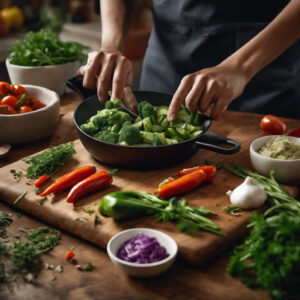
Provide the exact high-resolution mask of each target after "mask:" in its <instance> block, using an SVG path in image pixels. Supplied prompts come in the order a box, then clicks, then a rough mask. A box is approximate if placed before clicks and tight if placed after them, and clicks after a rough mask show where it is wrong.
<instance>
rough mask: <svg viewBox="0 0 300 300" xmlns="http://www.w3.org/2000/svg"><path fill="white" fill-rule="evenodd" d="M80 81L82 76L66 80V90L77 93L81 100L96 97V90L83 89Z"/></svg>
mask: <svg viewBox="0 0 300 300" xmlns="http://www.w3.org/2000/svg"><path fill="white" fill-rule="evenodd" d="M82 80H83V76H82V75H77V76H75V77H73V78H70V79H68V80H67V82H66V85H67V87H68V88H70V89H72V90H73V91H75V92H76V93H78V94H79V95H80V97H81V98H82V100H85V99H87V98H89V97H91V96H94V95H96V90H89V89H86V88H84V87H83V85H82Z"/></svg>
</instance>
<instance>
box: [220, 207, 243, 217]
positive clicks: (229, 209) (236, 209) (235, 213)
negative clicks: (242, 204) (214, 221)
mask: <svg viewBox="0 0 300 300" xmlns="http://www.w3.org/2000/svg"><path fill="white" fill-rule="evenodd" d="M224 211H225V212H229V213H231V214H232V215H233V216H240V213H239V212H240V211H241V209H240V208H239V207H237V206H225V207H224Z"/></svg>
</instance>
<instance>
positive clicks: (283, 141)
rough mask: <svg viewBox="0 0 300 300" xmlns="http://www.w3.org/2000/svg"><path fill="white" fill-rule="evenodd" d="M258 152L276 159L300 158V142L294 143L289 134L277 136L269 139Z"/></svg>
mask: <svg viewBox="0 0 300 300" xmlns="http://www.w3.org/2000/svg"><path fill="white" fill-rule="evenodd" d="M258 153H259V154H261V155H264V156H268V157H272V158H275V159H284V160H293V159H300V144H294V143H293V142H292V141H291V140H290V139H289V138H288V137H287V136H277V137H274V138H271V139H269V140H268V142H267V143H266V144H265V145H264V146H263V147H261V148H260V149H259V150H258Z"/></svg>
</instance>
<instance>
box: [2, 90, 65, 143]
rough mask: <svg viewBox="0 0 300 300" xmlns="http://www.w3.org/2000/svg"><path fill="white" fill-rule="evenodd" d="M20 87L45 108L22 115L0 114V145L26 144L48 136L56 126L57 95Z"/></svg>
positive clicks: (57, 118) (57, 116) (51, 92)
mask: <svg viewBox="0 0 300 300" xmlns="http://www.w3.org/2000/svg"><path fill="white" fill-rule="evenodd" d="M22 85H23V86H24V87H25V88H26V90H27V92H28V94H29V96H30V97H32V98H35V99H38V100H40V101H41V102H42V103H44V104H45V105H46V106H45V107H43V108H40V109H38V110H35V111H31V112H28V113H24V114H15V115H3V114H0V128H1V130H0V145H1V144H21V143H27V142H32V141H35V140H38V139H41V138H43V137H46V136H50V135H51V134H52V133H53V131H54V130H55V128H56V126H57V124H58V121H59V107H60V101H59V96H58V95H57V93H55V92H53V91H50V90H48V89H46V88H43V87H40V86H33V85H27V84H22Z"/></svg>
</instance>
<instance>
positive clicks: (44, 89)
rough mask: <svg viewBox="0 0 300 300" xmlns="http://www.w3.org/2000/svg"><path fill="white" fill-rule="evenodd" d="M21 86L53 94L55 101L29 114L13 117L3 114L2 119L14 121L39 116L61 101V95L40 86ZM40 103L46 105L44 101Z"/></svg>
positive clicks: (14, 115) (13, 115)
mask: <svg viewBox="0 0 300 300" xmlns="http://www.w3.org/2000/svg"><path fill="white" fill-rule="evenodd" d="M20 85H22V86H24V87H25V88H34V89H37V90H41V91H44V92H47V93H51V94H53V99H54V101H53V102H52V103H51V104H50V105H46V106H45V107H42V108H39V109H37V110H33V111H29V112H27V113H24V114H12V115H5V114H1V115H0V117H1V118H2V117H3V118H10V119H12V118H20V117H24V116H28V115H33V114H37V113H39V112H41V111H45V110H48V109H49V108H50V107H52V106H54V105H55V104H56V103H57V102H59V99H60V98H59V95H58V94H57V93H56V92H55V91H52V90H49V89H47V88H45V87H42V86H38V85H32V84H20ZM38 100H39V99H38ZM40 101H41V102H42V103H43V104H45V103H44V102H43V101H42V100H40Z"/></svg>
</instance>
